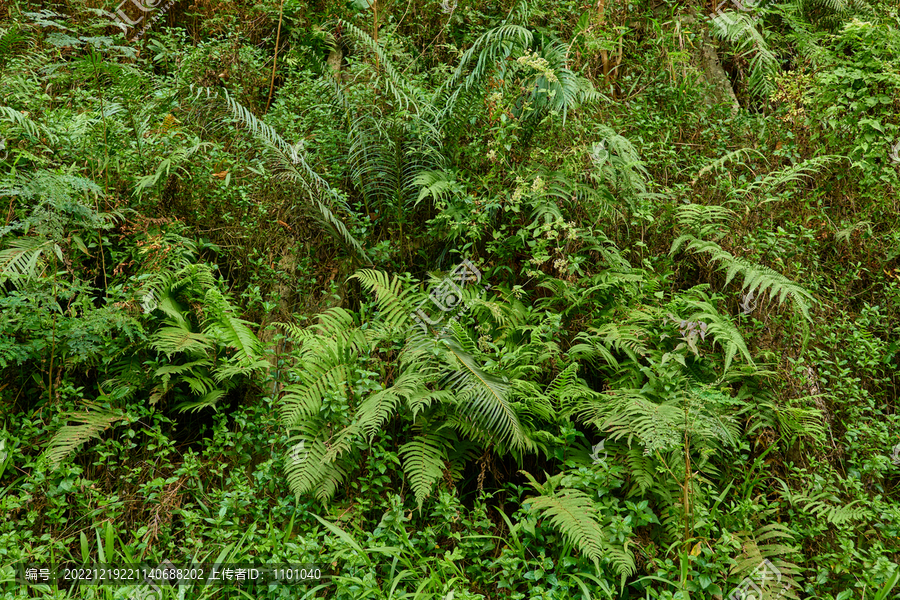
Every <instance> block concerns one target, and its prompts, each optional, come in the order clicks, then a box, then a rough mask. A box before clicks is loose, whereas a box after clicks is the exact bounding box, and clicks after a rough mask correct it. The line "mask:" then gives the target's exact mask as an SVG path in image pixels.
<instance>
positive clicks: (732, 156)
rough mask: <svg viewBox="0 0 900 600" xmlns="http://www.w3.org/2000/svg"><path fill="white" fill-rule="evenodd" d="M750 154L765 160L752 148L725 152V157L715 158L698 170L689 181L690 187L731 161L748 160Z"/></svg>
mask: <svg viewBox="0 0 900 600" xmlns="http://www.w3.org/2000/svg"><path fill="white" fill-rule="evenodd" d="M752 152H755V153H756V154H758V155H759V157H760V158H762V159H763V160H765V159H766V156H765V154H763V153H762V152H760V151H759V150H754V149H753V148H740V149H738V150H733V151H731V152H726V153H725V155H724V156H722V157H721V158H717V159H716V160H714V161H712V162H711V163H709V164H707V165H705V166H704V167H703V168H702V169H700V170H699V171H697V174H696V175H695V176H694V179H693V180H692V181H691V185H694V184H696V183H697V181H698V180H699V179H700V178H701V177H703V176H704V175H705V174H707V173H710V172H712V171H718V170H719V169H721V168H722V167H724V166H725V164H726V163H729V162H733V161H735V160H739V159H740V157H741V156H745V157H747V158H749V157H750V153H752ZM740 164H742V165H743V164H744V162H743V161H741V163H740Z"/></svg>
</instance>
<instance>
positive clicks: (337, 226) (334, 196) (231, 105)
mask: <svg viewBox="0 0 900 600" xmlns="http://www.w3.org/2000/svg"><path fill="white" fill-rule="evenodd" d="M194 91H195V88H194V86H191V92H192V93H193V92H194ZM204 92H205V93H206V97H207V99H210V98H217V97H218V93H214V92H212V91H211V90H209V89H208V88H196V94H194V97H195V98H199V97H200V95H202V94H203V93H204ZM223 95H224V100H225V104H226V106H227V107H228V109H229V111H230V112H231V115H232V117H233V118H234V119H236V120H237V121H238V122H240V123H242V124H243V125H244V126H245V127H247V128H248V129H249V130H250V133H251V134H253V135H254V136H255V137H256V138H257V139H258V140H259V141H260V142H262V143H263V145H264V148H265V149H266V150H267V151H268V152H269V154H270V156H271V157H272V164H271V167H272V169H273V170H274V171H275V172H276V173H277V174H278V176H279V177H281V178H282V179H285V180H287V181H291V182H293V183H297V184H299V185H300V186H301V187H302V188H303V189H304V190H305V191H306V193H307V195H308V197H309V199H310V202H311V208H312V209H313V212H312V215H313V216H314V217H315V218H316V219H317V220H318V221H319V222H320V223H321V224H322V225H323V226H324V227H325V228H326V230H328V231H329V232H331V233H332V235H333V236H334V237H335V238H336V239H337V240H339V241H342V242H343V243H344V244H346V246H347V247H348V248H349V249H350V250H352V251H353V252H354V253H355V255H356V256H357V257H359V258H361V259H363V260H367V259H366V258H365V257H366V253H365V251H364V250H363V249H362V246H360V244H359V241H357V239H356V238H355V237H354V236H353V235H352V234H351V233H350V231H349V229H347V226H346V225H345V224H344V222H343V221H341V220H340V219H339V218H338V217H337V216H336V215H335V212H334V211H335V209H336V208H340V209H341V210H343V211H344V212H347V213H350V212H351V211H350V209H349V207H348V206H347V204H346V202H345V201H344V200H343V199H342V198H341V196H340V195H339V194H338V193H337V191H336V190H334V189H333V188H332V187H331V186H330V185H328V182H326V181H325V180H324V179H323V178H322V177H321V176H320V175H319V174H318V173H316V172H315V170H313V168H312V167H311V166H310V165H309V163H308V162H307V161H306V158H305V156H304V155H303V154H302V153H301V152H300V150H299V148H298V147H296V146H291V145H290V144H288V143H287V142H286V141H284V139H283V138H282V137H281V136H280V135H279V134H278V133H277V132H276V131H275V130H274V129H272V128H271V127H269V126H268V125H267V124H265V123H264V122H263V121H261V120H259V119H257V118H256V116H255V115H254V114H253V113H251V112H250V111H249V110H248V109H247V108H245V107H244V106H242V105H241V104H240V103H238V102H237V101H236V100H235V99H234V98H232V97H231V96H230V95H229V94H228V92H227V91H224V90H223Z"/></svg>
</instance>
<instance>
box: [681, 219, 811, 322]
mask: <svg viewBox="0 0 900 600" xmlns="http://www.w3.org/2000/svg"><path fill="white" fill-rule="evenodd" d="M685 243H687V246H686V247H687V249H688V250H692V251H694V252H705V253H707V254H709V255H710V256H711V260H712V261H713V262H719V263H722V266H721V267H719V268H720V269H721V268H726V269H727V272H726V275H725V285H728V284H729V283H730V282H731V280H732V279H734V277H735V275H737V274H739V273H740V274H741V275H743V276H744V283H743V285H742V286H741V289H743V290H746V291H747V293H754V294H757V293H760V294H761V293H764V292H766V291H767V290H768V292H769V298H770V299H771V298H774V297H775V296H778V301H779V302H781V303H783V302H784V301H785V298H788V297H789V298H790V299H791V302H792V303H793V305H794V308H795V310H796V311H797V312H799V313H800V314H801V315H803V317H804V318H805V319H807V320H811V319H810V316H809V308H810V304H811V303H813V302H815V299H814V298H813V296H812V294H810V293H809V292H807V291H806V290H805V289H804V288H803V287H801V286H800V285H798V284H796V283H794V282H793V281H791V280H790V279H788V278H787V277H785V276H784V275H782V274H781V273H778V272H777V271H774V270H772V269H770V268H769V267H765V266H762V265H757V264H754V263H751V262H749V261H747V260H745V259H742V258H739V257H736V256H734V255H733V254H731V253H730V252H728V251H726V250H724V249H723V248H722V247H721V246H719V245H718V244H716V243H715V242H709V241H704V240H700V239H697V238H696V237H694V236H693V235H689V234H686V235H682V236H679V237H678V238H677V239H676V240H675V241H674V242H673V243H672V249H671V251H670V254H675V253H676V252H678V250H679V248H681V247H682V246H683V245H685Z"/></svg>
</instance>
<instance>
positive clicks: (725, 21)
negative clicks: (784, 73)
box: [713, 11, 781, 97]
mask: <svg viewBox="0 0 900 600" xmlns="http://www.w3.org/2000/svg"><path fill="white" fill-rule="evenodd" d="M713 23H714V24H715V25H716V27H714V28H713V34H714V35H716V36H718V37H720V38H722V39H726V40H728V41H730V42H734V43H736V44H738V47H739V48H740V49H741V50H743V51H745V52H746V53H748V54H751V55H752V56H751V58H750V91H751V93H753V94H754V95H756V96H761V97H766V96H768V95H769V94H770V93H771V92H772V91H773V90H774V87H775V84H774V77H775V75H776V74H778V73H779V72H780V71H781V68H780V63H779V60H778V57H777V56H776V55H775V53H774V52H772V50H771V48H770V47H769V43H768V42H767V41H766V38H765V37H764V35H763V33H761V32H760V31H759V30H757V29H756V25H755V24H754V21H753V19H752V18H751V17H750V16H749V15H747V14H746V13H743V12H734V11H729V12H726V13H722V14H719V15H717V16H716V17H714V18H713Z"/></svg>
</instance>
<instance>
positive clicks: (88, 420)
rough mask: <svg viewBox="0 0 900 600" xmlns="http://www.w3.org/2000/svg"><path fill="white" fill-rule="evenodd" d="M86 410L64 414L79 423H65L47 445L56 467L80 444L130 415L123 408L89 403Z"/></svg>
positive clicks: (48, 452)
mask: <svg viewBox="0 0 900 600" xmlns="http://www.w3.org/2000/svg"><path fill="white" fill-rule="evenodd" d="M86 408H88V410H87V411H86V412H73V413H70V414H67V415H64V419H63V420H64V422H65V421H75V422H77V423H79V424H78V425H63V426H62V427H60V429H59V431H57V432H56V434H55V435H54V436H53V439H51V440H50V443H49V444H48V445H47V449H46V456H47V458H49V459H50V463H51V464H52V465H53V466H54V468H56V467H59V464H60V463H61V462H62V461H63V460H65V459H66V458H67V457H69V456H70V455H71V454H72V453H73V452H75V451H76V450H77V449H78V447H79V446H81V445H82V444H84V443H85V442H87V441H88V440H90V439H92V438H97V437H100V434H101V433H103V432H104V431H106V430H107V429H109V428H110V427H112V426H113V424H114V423H116V422H118V421H125V420H129V419H130V417H129V416H128V415H127V414H125V412H123V411H122V410H121V409H117V408H116V409H105V408H101V407H99V406H93V405H87V406H86Z"/></svg>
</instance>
